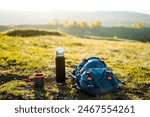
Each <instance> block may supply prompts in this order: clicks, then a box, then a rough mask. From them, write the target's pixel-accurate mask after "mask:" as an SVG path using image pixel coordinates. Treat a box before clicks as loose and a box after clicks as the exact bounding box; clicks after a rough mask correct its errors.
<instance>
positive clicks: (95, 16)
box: [0, 11, 150, 27]
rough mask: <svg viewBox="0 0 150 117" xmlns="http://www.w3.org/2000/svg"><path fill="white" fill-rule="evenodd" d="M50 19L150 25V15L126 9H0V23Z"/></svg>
mask: <svg viewBox="0 0 150 117" xmlns="http://www.w3.org/2000/svg"><path fill="white" fill-rule="evenodd" d="M50 20H85V21H87V22H91V21H95V20H101V21H102V24H103V26H111V25H116V24H120V25H127V26H130V25H131V24H132V23H134V22H142V23H144V25H145V26H146V27H150V15H148V14H142V13H136V12H127V11H95V12H77V11H76V12H75V11H45V12H44V11H43V12H38V11H34V12H33V11H32V12H31V11H30V12H29V11H0V25H9V24H47V23H48V22H49V21H50Z"/></svg>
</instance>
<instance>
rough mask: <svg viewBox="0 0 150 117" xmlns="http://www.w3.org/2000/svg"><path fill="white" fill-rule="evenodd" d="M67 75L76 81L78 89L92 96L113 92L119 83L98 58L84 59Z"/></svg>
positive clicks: (109, 69)
mask: <svg viewBox="0 0 150 117" xmlns="http://www.w3.org/2000/svg"><path fill="white" fill-rule="evenodd" d="M69 75H70V76H71V77H72V78H73V79H75V80H76V82H77V87H78V88H79V89H81V90H82V91H83V92H85V93H88V94H92V95H93V94H106V93H109V92H115V91H116V89H117V88H118V84H119V83H120V82H121V81H120V80H118V79H117V78H116V76H115V75H114V74H113V72H112V70H111V68H110V67H107V65H106V64H105V62H104V60H103V59H101V58H99V57H91V58H88V59H84V60H83V62H82V63H80V64H79V65H78V66H77V67H76V69H75V70H74V71H73V73H69Z"/></svg>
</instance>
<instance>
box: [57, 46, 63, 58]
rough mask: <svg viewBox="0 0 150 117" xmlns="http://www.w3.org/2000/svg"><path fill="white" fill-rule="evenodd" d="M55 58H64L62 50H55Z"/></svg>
mask: <svg viewBox="0 0 150 117" xmlns="http://www.w3.org/2000/svg"><path fill="white" fill-rule="evenodd" d="M56 56H57V57H63V56H64V48H56Z"/></svg>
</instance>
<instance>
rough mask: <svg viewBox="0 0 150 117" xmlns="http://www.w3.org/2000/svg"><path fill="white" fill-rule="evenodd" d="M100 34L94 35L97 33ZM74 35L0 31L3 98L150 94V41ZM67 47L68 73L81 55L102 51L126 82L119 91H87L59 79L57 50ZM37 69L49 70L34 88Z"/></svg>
mask: <svg viewBox="0 0 150 117" xmlns="http://www.w3.org/2000/svg"><path fill="white" fill-rule="evenodd" d="M93 38H95V37H93ZM93 38H92V37H91V38H90V39H88V38H86V37H84V38H79V37H75V36H71V35H62V36H57V35H46V36H29V37H21V36H20V37H12V36H7V35H6V34H0V99H150V59H149V58H150V49H149V48H150V44H149V43H141V42H137V41H127V40H121V39H113V38H112V39H111V38H110V39H109V40H108V39H106V40H105V38H102V37H101V38H98V40H97V39H96V40H95V39H93ZM57 47H64V48H65V57H66V74H67V73H68V72H69V71H72V70H73V69H74V68H75V66H76V65H78V64H79V63H80V62H81V60H82V58H85V57H91V56H102V57H104V58H105V62H106V63H107V64H108V65H109V66H110V67H111V68H112V69H113V71H114V73H115V74H116V76H117V77H118V78H119V79H121V80H124V81H125V85H123V86H122V87H121V89H120V92H118V93H116V94H107V95H96V96H88V95H86V94H84V93H82V92H80V91H78V90H77V89H76V88H71V87H70V86H69V84H72V83H73V82H72V80H71V78H70V77H68V76H67V75H66V77H67V85H65V86H57V84H56V83H55V49H56V48H57ZM35 73H43V74H44V75H45V87H44V88H45V90H38V89H34V87H33V78H34V74H35Z"/></svg>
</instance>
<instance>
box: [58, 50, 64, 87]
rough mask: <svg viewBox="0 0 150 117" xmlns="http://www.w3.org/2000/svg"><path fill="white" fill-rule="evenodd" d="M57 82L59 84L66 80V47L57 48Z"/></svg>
mask: <svg viewBox="0 0 150 117" xmlns="http://www.w3.org/2000/svg"><path fill="white" fill-rule="evenodd" d="M56 82H57V83H58V84H60V85H61V84H64V83H65V82H66V81H65V57H64V49H63V48H57V49H56Z"/></svg>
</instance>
